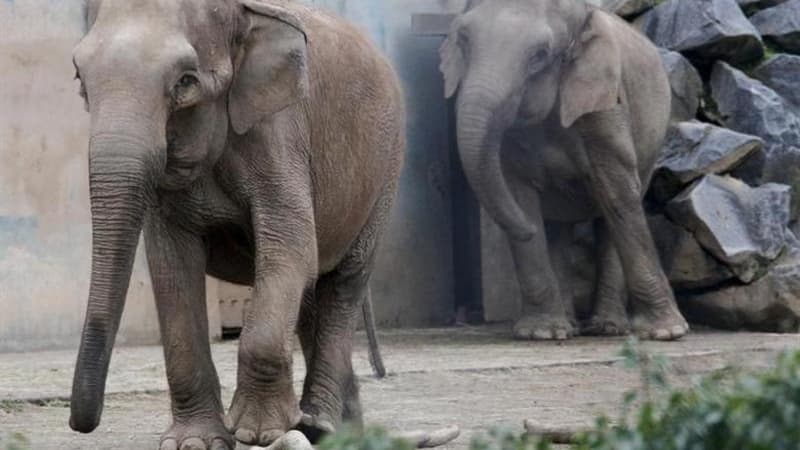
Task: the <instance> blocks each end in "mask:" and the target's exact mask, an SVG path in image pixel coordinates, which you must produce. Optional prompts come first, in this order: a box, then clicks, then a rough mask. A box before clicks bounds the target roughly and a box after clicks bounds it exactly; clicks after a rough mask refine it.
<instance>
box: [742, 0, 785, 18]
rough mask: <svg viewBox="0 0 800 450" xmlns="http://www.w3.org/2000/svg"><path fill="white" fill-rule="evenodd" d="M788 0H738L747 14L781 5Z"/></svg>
mask: <svg viewBox="0 0 800 450" xmlns="http://www.w3.org/2000/svg"><path fill="white" fill-rule="evenodd" d="M785 1H786V0H736V3H738V4H739V6H740V7H741V8H742V10H743V11H744V12H745V14H748V15H750V13H751V12H752V13H756V12H758V11H760V10H762V9H764V8H771V7H773V6H776V5H780V4H781V3H783V2H785Z"/></svg>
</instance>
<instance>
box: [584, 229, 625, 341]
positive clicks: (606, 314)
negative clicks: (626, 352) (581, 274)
mask: <svg viewBox="0 0 800 450" xmlns="http://www.w3.org/2000/svg"><path fill="white" fill-rule="evenodd" d="M594 228H595V238H596V240H597V285H596V286H595V292H594V305H593V309H592V316H591V317H590V318H589V319H588V320H587V321H585V322H584V323H582V324H581V334H584V335H587V336H620V335H625V334H628V333H629V332H630V325H629V323H628V314H627V310H626V308H627V303H628V288H627V286H626V285H625V273H624V272H623V271H622V262H621V261H620V259H619V253H617V249H616V247H615V246H614V241H613V239H611V234H610V233H609V230H608V224H607V222H606V221H605V220H604V219H597V220H596V221H595V226H594Z"/></svg>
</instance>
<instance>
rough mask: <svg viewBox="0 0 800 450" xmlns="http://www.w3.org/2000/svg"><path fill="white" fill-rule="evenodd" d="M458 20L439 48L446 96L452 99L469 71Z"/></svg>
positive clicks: (440, 67)
mask: <svg viewBox="0 0 800 450" xmlns="http://www.w3.org/2000/svg"><path fill="white" fill-rule="evenodd" d="M458 27H459V25H458V19H456V20H455V21H454V22H453V26H452V27H451V29H450V33H449V34H448V36H447V39H445V41H444V43H443V44H442V46H441V47H440V48H439V56H440V58H441V60H442V63H441V65H440V66H439V70H441V71H442V75H444V96H445V98H450V97H452V96H453V95H454V94H455V93H456V91H457V90H458V85H459V84H461V78H463V77H464V71H465V70H466V69H467V67H466V64H465V62H464V51H463V50H462V49H461V46H460V45H459V44H458Z"/></svg>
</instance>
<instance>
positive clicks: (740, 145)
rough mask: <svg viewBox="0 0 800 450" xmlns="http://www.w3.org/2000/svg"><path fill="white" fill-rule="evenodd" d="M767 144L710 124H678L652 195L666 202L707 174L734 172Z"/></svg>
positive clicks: (668, 140)
mask: <svg viewBox="0 0 800 450" xmlns="http://www.w3.org/2000/svg"><path fill="white" fill-rule="evenodd" d="M763 146H764V141H763V140H762V139H761V138H759V137H756V136H751V135H749V134H743V133H738V132H736V131H732V130H728V129H726V128H720V127H717V126H714V125H711V124H707V123H702V122H698V121H691V122H680V123H677V124H674V125H672V126H671V127H670V129H669V131H668V132H667V138H666V139H665V141H664V151H663V153H662V155H661V159H660V160H659V161H658V163H657V164H656V171H655V174H654V175H653V180H652V182H651V184H650V194H651V196H652V197H653V198H654V199H655V200H657V201H659V202H666V201H667V200H669V199H671V198H672V197H674V196H675V195H677V194H678V193H680V191H682V190H683V189H684V188H685V187H686V186H687V185H689V184H690V183H691V182H693V181H694V180H696V179H698V178H700V177H702V176H703V175H709V174H724V173H728V172H730V171H731V170H733V169H735V168H736V167H737V166H739V164H741V163H742V161H744V160H745V159H746V158H748V157H750V156H751V155H753V154H754V153H756V152H759V151H761V150H762V148H763Z"/></svg>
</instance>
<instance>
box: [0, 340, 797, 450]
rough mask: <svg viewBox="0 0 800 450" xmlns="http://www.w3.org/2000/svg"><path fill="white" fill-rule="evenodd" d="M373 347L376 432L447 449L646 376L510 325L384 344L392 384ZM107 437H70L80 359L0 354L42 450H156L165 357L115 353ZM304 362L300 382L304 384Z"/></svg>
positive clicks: (607, 404)
mask: <svg viewBox="0 0 800 450" xmlns="http://www.w3.org/2000/svg"><path fill="white" fill-rule="evenodd" d="M363 342H364V338H363V336H359V343H360V344H362V346H360V347H359V348H358V350H357V353H356V355H355V362H356V368H357V369H356V370H357V372H358V374H359V375H360V376H361V386H362V400H363V402H364V410H365V416H366V417H365V418H366V421H367V422H368V423H372V424H381V425H384V426H386V427H387V428H389V429H391V430H408V429H418V428H425V429H434V428H440V427H444V426H447V425H450V424H457V425H459V426H461V428H462V436H461V437H460V438H459V439H458V440H457V441H455V442H454V443H453V444H451V445H450V446H448V447H447V448H449V449H465V448H466V447H467V446H468V444H469V440H470V437H471V436H472V435H473V434H475V433H483V432H485V431H486V430H488V429H489V428H490V427H492V426H495V425H505V426H508V427H512V428H515V429H519V430H521V428H522V421H523V419H526V418H530V419H536V420H537V421H539V422H541V423H543V424H549V425H573V424H581V423H585V422H586V421H588V420H590V419H591V418H592V417H594V416H595V415H596V414H599V413H606V414H612V415H613V414H615V412H616V411H617V408H618V406H619V404H620V398H621V396H622V394H623V392H624V391H626V390H628V389H631V388H634V387H635V386H637V383H638V381H637V374H636V373H635V372H631V371H630V370H628V369H625V368H624V367H623V364H621V363H620V360H621V358H620V357H619V356H618V353H619V350H620V348H621V347H622V345H623V343H624V339H590V338H581V339H575V340H573V341H569V342H566V343H563V344H556V343H520V342H513V341H511V340H510V336H509V335H508V333H507V332H506V328H505V327H481V328H460V329H446V330H424V331H419V330H405V331H392V332H385V333H383V334H382V342H383V348H384V353H385V354H384V357H385V359H386V365H387V368H388V370H389V371H390V375H389V377H388V378H386V379H384V380H380V381H378V380H375V379H374V378H372V377H371V371H370V368H369V364H368V363H367V358H366V350H365V348H364V347H363ZM646 348H647V349H648V350H649V351H651V352H653V353H660V354H665V355H668V356H670V359H671V361H672V362H673V364H674V367H675V369H676V373H677V375H676V376H675V382H676V383H680V384H686V383H689V382H690V380H691V379H692V377H693V376H695V375H698V374H702V373H706V372H709V371H711V370H714V369H716V368H721V367H724V366H725V365H729V364H735V365H738V366H743V367H747V368H755V369H758V368H763V367H766V366H768V365H769V364H770V362H771V361H772V360H773V359H774V356H775V354H776V353H777V352H779V351H781V350H783V349H785V348H800V336H797V335H782V336H781V335H771V334H754V333H721V332H695V333H694V334H692V335H691V336H689V337H688V338H686V339H685V340H683V341H681V342H677V343H647V344H646ZM114 353H115V354H114V358H113V360H112V362H111V372H110V375H109V378H108V390H107V392H109V395H108V396H107V398H106V406H105V412H104V415H103V421H102V423H101V425H100V427H99V428H98V429H97V431H95V432H94V433H92V434H90V435H79V434H76V433H73V432H71V431H70V430H69V428H68V427H67V418H68V416H69V409H68V403H67V401H65V400H64V399H65V398H66V397H67V396H68V395H69V390H70V383H71V379H72V369H73V366H74V358H75V352H74V351H66V352H45V353H29V354H6V355H0V432H3V433H5V432H16V431H18V432H22V433H24V434H25V435H26V436H27V437H28V438H29V439H30V441H31V443H32V446H31V447H32V448H35V449H109V448H115V449H124V450H127V449H131V450H133V449H137V450H138V449H142V448H144V449H147V448H156V447H157V444H158V439H159V435H160V433H161V432H162V431H163V430H164V429H165V428H166V427H167V425H168V424H169V421H170V417H169V400H168V396H167V394H166V379H165V377H164V367H163V361H162V360H163V357H162V355H161V349H160V348H159V347H138V348H120V349H117V350H115V352H114ZM214 359H215V361H216V364H217V370H218V371H219V374H220V378H221V381H222V384H223V395H224V397H225V401H226V402H229V401H230V398H231V396H232V394H233V388H234V385H235V376H236V366H235V363H236V344H235V343H233V342H227V343H221V344H217V345H215V346H214ZM301 360H302V358H300V357H299V355H297V357H296V358H295V361H296V367H297V369H296V380H297V382H298V387H299V381H300V380H302V377H303V368H302V363H301V362H300V361H301Z"/></svg>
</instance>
